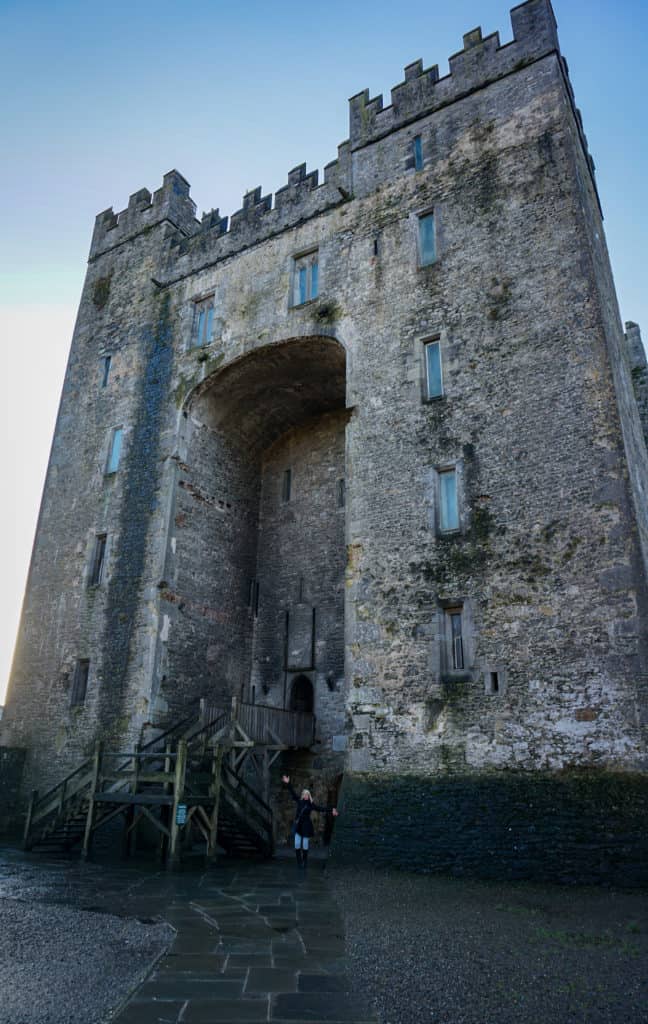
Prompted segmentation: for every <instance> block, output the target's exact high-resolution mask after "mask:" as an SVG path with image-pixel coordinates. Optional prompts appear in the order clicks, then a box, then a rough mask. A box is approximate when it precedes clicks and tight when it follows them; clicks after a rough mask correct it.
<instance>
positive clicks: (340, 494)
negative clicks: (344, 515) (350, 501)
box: [337, 477, 346, 508]
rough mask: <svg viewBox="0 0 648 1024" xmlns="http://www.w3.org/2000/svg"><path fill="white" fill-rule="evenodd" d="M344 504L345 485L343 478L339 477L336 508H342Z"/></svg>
mask: <svg viewBox="0 0 648 1024" xmlns="http://www.w3.org/2000/svg"><path fill="white" fill-rule="evenodd" d="M345 503H346V484H345V481H344V477H340V479H339V480H338V482H337V505H338V508H344V506H345Z"/></svg>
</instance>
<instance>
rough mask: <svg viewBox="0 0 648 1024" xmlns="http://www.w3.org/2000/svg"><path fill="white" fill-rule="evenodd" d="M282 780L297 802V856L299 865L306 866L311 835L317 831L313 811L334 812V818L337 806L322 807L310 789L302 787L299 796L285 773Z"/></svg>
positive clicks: (294, 827)
mask: <svg viewBox="0 0 648 1024" xmlns="http://www.w3.org/2000/svg"><path fill="white" fill-rule="evenodd" d="M281 781H282V782H283V784H284V786H288V791H289V793H290V795H291V797H292V798H293V800H294V801H295V803H296V804H297V807H296V809H295V821H294V824H293V832H294V834H295V856H296V857H297V866H298V867H300V868H305V867H306V865H307V863H308V843H309V840H310V837H311V836H312V835H314V833H315V829H314V828H313V822H312V821H311V818H310V816H311V814H312V812H313V811H319V812H320V814H332V815H333V817H334V818H337V816H338V812H337V810H336V808H335V807H320V806H319V805H318V804H314V803H313V798H312V796H311V795H310V790H308V789H302V793H301V796H300V797H299V796H297V794H296V793H295V790H294V789H293V787H292V786H291V785H290V779H289V778H288V776H287V775H283V776H282V777H281Z"/></svg>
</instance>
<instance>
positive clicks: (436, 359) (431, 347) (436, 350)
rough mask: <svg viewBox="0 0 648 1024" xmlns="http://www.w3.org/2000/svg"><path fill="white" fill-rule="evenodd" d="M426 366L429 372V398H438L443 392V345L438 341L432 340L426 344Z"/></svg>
mask: <svg viewBox="0 0 648 1024" xmlns="http://www.w3.org/2000/svg"><path fill="white" fill-rule="evenodd" d="M425 366H426V373H427V396H428V398H437V397H438V396H439V395H442V394H443V381H442V379H441V346H440V344H439V342H438V341H430V342H428V344H427V345H426V346H425Z"/></svg>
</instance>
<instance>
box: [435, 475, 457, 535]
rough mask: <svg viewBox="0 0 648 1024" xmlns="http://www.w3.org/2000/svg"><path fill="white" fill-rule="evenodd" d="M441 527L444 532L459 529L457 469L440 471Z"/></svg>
mask: <svg viewBox="0 0 648 1024" xmlns="http://www.w3.org/2000/svg"><path fill="white" fill-rule="evenodd" d="M439 529H440V530H441V531H442V532H443V533H445V532H448V531H450V530H458V529H459V503H458V501H457V471H456V470H454V469H444V470H441V471H440V472H439Z"/></svg>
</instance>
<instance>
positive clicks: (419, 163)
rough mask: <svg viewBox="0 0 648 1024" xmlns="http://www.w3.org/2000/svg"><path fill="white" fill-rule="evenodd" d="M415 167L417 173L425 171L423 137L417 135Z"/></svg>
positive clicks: (415, 141)
mask: <svg viewBox="0 0 648 1024" xmlns="http://www.w3.org/2000/svg"><path fill="white" fill-rule="evenodd" d="M413 146H414V167H415V168H416V170H417V171H421V170H423V147H422V145H421V136H420V135H417V136H416V137H415V139H414V144H413Z"/></svg>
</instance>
